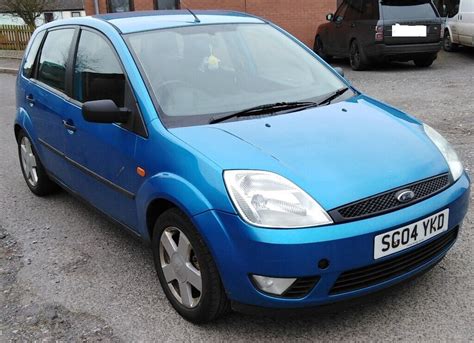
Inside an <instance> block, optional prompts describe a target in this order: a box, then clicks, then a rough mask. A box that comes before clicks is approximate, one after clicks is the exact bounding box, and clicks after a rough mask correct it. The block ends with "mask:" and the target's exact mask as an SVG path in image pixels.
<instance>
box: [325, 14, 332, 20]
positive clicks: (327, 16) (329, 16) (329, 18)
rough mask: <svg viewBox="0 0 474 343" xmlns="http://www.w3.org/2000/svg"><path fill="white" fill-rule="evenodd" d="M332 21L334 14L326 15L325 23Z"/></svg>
mask: <svg viewBox="0 0 474 343" xmlns="http://www.w3.org/2000/svg"><path fill="white" fill-rule="evenodd" d="M333 19H334V14H333V13H329V14H326V20H327V21H333Z"/></svg>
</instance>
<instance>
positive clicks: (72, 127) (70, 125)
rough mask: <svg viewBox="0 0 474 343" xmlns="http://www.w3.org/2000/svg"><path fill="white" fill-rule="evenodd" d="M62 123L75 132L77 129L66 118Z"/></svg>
mask: <svg viewBox="0 0 474 343" xmlns="http://www.w3.org/2000/svg"><path fill="white" fill-rule="evenodd" d="M63 125H64V127H65V128H66V129H67V130H69V131H72V132H76V130H77V129H76V127H75V126H74V125H73V124H71V123H70V122H68V121H67V120H63Z"/></svg>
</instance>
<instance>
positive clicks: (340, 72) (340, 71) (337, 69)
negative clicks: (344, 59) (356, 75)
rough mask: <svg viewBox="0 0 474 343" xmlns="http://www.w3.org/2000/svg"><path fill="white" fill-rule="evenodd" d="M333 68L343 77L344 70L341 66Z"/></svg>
mask: <svg viewBox="0 0 474 343" xmlns="http://www.w3.org/2000/svg"><path fill="white" fill-rule="evenodd" d="M334 70H335V71H336V72H337V73H338V74H339V75H341V76H342V77H344V70H343V69H342V68H341V67H334Z"/></svg>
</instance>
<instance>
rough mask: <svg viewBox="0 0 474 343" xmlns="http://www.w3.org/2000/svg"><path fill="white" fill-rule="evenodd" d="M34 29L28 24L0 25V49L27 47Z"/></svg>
mask: <svg viewBox="0 0 474 343" xmlns="http://www.w3.org/2000/svg"><path fill="white" fill-rule="evenodd" d="M33 31H34V29H33V28H31V27H29V26H26V25H22V26H20V25H0V49H3V50H24V49H26V45H27V44H28V41H29V40H30V37H31V34H32V33H33Z"/></svg>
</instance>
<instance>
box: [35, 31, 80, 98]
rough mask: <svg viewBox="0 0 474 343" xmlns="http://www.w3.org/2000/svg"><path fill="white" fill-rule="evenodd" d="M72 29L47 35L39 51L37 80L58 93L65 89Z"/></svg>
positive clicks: (72, 34) (72, 35)
mask: <svg viewBox="0 0 474 343" xmlns="http://www.w3.org/2000/svg"><path fill="white" fill-rule="evenodd" d="M74 31H75V30H74V29H61V30H54V31H51V32H49V33H48V35H47V36H46V41H45V42H44V44H43V49H41V56H40V61H39V68H38V80H39V81H41V82H43V83H45V84H47V85H48V86H51V87H53V88H56V89H58V90H60V91H63V92H64V91H65V89H66V70H67V61H68V58H69V51H70V48H71V43H72V39H73V37H74Z"/></svg>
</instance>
